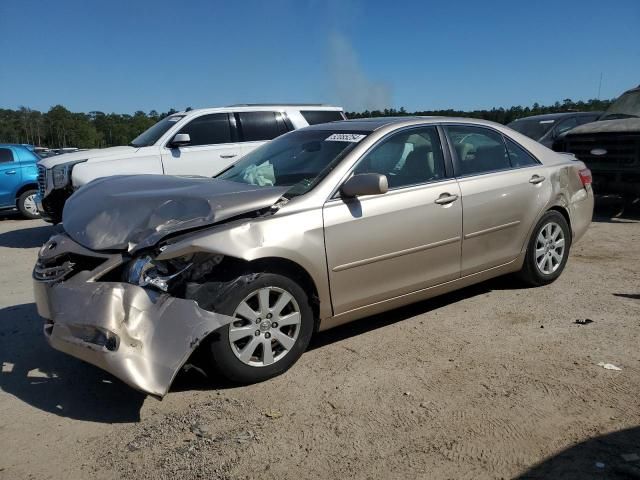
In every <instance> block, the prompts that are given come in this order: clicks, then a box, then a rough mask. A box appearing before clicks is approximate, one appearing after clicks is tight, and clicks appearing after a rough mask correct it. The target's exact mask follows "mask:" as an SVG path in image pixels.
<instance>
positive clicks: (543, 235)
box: [535, 222, 566, 275]
mask: <svg viewBox="0 0 640 480" xmlns="http://www.w3.org/2000/svg"><path fill="white" fill-rule="evenodd" d="M565 251H566V249H565V238H564V232H563V231H562V227H560V225H559V224H557V223H556V222H549V223H547V224H545V225H544V226H543V227H542V228H541V229H540V232H539V233H538V237H537V238H536V255H535V257H536V266H537V268H538V270H539V271H540V273H542V274H544V275H551V274H552V273H554V272H555V271H556V270H558V268H560V265H561V264H562V260H563V259H564V255H565Z"/></svg>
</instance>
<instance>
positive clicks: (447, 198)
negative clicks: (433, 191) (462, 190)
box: [435, 193, 458, 205]
mask: <svg viewBox="0 0 640 480" xmlns="http://www.w3.org/2000/svg"><path fill="white" fill-rule="evenodd" d="M457 199H458V195H451V194H450V193H443V194H442V195H440V196H439V197H438V198H436V200H435V203H437V204H438V205H448V204H450V203H453V202H455V201H456V200H457Z"/></svg>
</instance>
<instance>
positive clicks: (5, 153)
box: [0, 148, 13, 163]
mask: <svg viewBox="0 0 640 480" xmlns="http://www.w3.org/2000/svg"><path fill="white" fill-rule="evenodd" d="M9 162H13V152H12V151H11V150H10V149H9V148H0V163H9Z"/></svg>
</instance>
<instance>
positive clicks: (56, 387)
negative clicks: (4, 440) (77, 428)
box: [0, 303, 145, 423]
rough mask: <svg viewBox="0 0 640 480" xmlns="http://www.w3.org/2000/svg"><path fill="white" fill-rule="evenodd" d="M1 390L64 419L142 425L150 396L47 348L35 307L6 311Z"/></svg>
mask: <svg viewBox="0 0 640 480" xmlns="http://www.w3.org/2000/svg"><path fill="white" fill-rule="evenodd" d="M0 363H1V365H2V371H1V372H0V390H2V391H3V392H4V393H5V394H9V395H13V396H14V397H16V398H18V399H20V400H22V401H23V402H25V403H27V404H29V405H31V406H33V407H35V408H37V409H40V410H43V411H45V412H49V413H53V414H55V415H59V416H62V417H68V418H72V419H77V420H86V421H92V422H101V423H120V422H136V421H138V420H139V419H140V408H141V407H142V403H143V402H144V399H145V395H144V394H142V393H140V392H137V391H136V390H134V389H132V388H130V387H129V386H127V385H125V384H124V383H122V382H120V381H119V380H118V379H116V378H114V377H112V376H111V375H109V374H108V373H106V372H103V371H102V370H100V369H98V368H96V367H94V366H92V365H89V364H86V363H84V362H82V361H80V360H77V359H75V358H73V357H70V356H68V355H65V354H63V353H60V352H58V351H56V350H54V349H52V348H51V347H49V345H48V344H47V342H46V340H45V338H44V335H43V333H42V320H41V319H40V317H39V316H38V313H37V311H36V306H35V304H33V303H27V304H22V305H15V306H12V307H7V308H2V309H0Z"/></svg>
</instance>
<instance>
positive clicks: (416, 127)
mask: <svg viewBox="0 0 640 480" xmlns="http://www.w3.org/2000/svg"><path fill="white" fill-rule="evenodd" d="M427 127H429V128H434V129H435V130H436V132H437V134H438V137H439V138H438V139H439V141H440V148H441V149H442V155H443V157H444V164H445V176H444V177H443V178H438V179H437V180H429V181H427V182H419V183H413V184H411V185H402V186H399V187H394V188H391V187H390V188H389V191H390V192H397V191H399V190H402V189H409V188H413V189H415V188H416V187H420V186H428V185H434V184H436V183H440V182H447V181H451V180H452V179H454V178H455V177H454V176H453V175H452V174H450V172H449V170H448V168H447V152H446V151H447V150H448V149H447V148H445V146H444V144H443V142H442V132H441V131H440V128H439V125H437V124H426V125H412V126H409V127H403V128H401V129H398V130H394V131H393V132H389V133H387V134H386V135H385V136H384V137H382V138H380V139H379V140H378V141H377V142H376V143H374V144H373V145H371V146H370V147H369V148H368V149H367V150H366V151H365V152H364V153H363V154H362V155H361V156H360V158H358V160H357V161H356V163H354V164H353V165H352V166H351V168H350V169H349V171H348V172H347V173H346V175H345V176H344V177H343V178H342V179H341V180H340V181H339V182H338V185H337V186H336V188H335V189H334V190H333V191H332V192H331V194H330V195H329V198H327V201H329V200H333V199H336V198H340V187H341V186H342V184H343V183H344V182H346V181H347V180H349V179H350V178H351V177H352V176H353V174H354V171H355V169H356V167H357V166H358V165H359V164H360V162H361V161H362V160H364V159H365V158H366V157H367V155H369V154H370V153H371V152H372V151H373V150H375V149H376V148H377V147H379V146H380V145H382V144H383V143H384V142H385V141H387V140H388V139H389V138H391V137H393V136H394V135H397V134H400V133H406V132H408V131H411V130H419V129H423V128H427ZM449 160H450V157H449ZM451 173H453V172H451Z"/></svg>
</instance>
